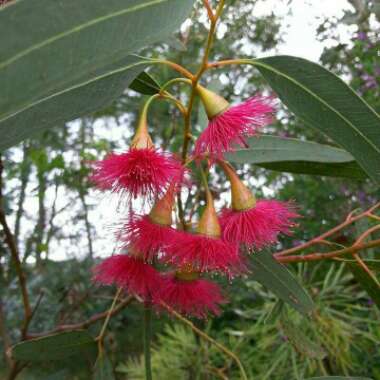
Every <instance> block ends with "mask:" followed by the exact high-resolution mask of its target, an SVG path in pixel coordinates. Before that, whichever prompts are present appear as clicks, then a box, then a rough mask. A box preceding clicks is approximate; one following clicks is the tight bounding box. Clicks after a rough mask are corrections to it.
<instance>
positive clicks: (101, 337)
mask: <svg viewBox="0 0 380 380" xmlns="http://www.w3.org/2000/svg"><path fill="white" fill-rule="evenodd" d="M122 291H123V289H122V288H119V289H118V290H117V292H116V295H115V297H114V299H113V301H112V305H111V307H110V308H109V310H108V311H107V316H106V318H105V320H104V323H103V326H102V329H101V330H100V333H99V335H98V336H97V338H96V340H97V341H98V349H99V353H98V355H99V356H101V355H102V352H103V340H104V335H105V334H106V330H107V326H108V322H109V320H110V318H111V316H112V313H113V311H114V309H115V306H116V302H117V300H118V298H119V297H120V294H121V292H122Z"/></svg>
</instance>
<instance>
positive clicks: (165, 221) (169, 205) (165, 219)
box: [149, 185, 175, 226]
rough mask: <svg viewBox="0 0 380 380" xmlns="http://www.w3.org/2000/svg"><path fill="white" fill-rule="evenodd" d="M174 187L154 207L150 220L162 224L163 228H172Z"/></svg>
mask: <svg viewBox="0 0 380 380" xmlns="http://www.w3.org/2000/svg"><path fill="white" fill-rule="evenodd" d="M174 188H175V186H174V185H171V186H170V187H169V189H168V190H167V192H166V194H165V195H164V196H163V197H162V198H161V199H159V200H158V201H157V202H156V204H155V205H154V206H153V208H152V210H151V212H150V214H149V218H150V220H151V221H152V222H153V223H155V224H161V225H163V226H171V224H172V223H173V220H172V210H173V205H174V201H175V199H174V193H175V191H174Z"/></svg>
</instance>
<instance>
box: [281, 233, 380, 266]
mask: <svg viewBox="0 0 380 380" xmlns="http://www.w3.org/2000/svg"><path fill="white" fill-rule="evenodd" d="M379 246H380V239H378V240H373V241H371V242H369V243H366V244H357V245H353V246H352V247H349V248H344V249H339V250H337V251H332V252H328V253H311V254H308V255H304V256H300V255H293V256H277V257H276V259H277V261H279V262H281V263H294V262H302V261H317V260H323V259H332V258H335V257H338V256H342V255H346V254H355V253H357V252H359V251H362V250H365V249H369V248H374V247H379Z"/></svg>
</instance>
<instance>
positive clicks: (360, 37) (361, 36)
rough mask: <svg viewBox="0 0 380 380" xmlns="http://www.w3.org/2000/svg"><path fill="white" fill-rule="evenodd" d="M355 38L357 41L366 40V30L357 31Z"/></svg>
mask: <svg viewBox="0 0 380 380" xmlns="http://www.w3.org/2000/svg"><path fill="white" fill-rule="evenodd" d="M356 38H357V39H358V40H359V41H366V40H367V39H368V36H367V33H366V32H359V33H358V35H357V37H356Z"/></svg>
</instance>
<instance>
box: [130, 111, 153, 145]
mask: <svg viewBox="0 0 380 380" xmlns="http://www.w3.org/2000/svg"><path fill="white" fill-rule="evenodd" d="M153 146H154V144H153V141H152V139H151V137H150V135H149V132H148V120H147V112H146V110H145V109H144V110H143V112H142V113H141V115H140V120H139V124H138V126H137V130H136V133H135V136H134V137H133V140H132V143H131V147H132V148H135V149H146V148H152V147H153Z"/></svg>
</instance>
